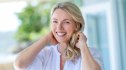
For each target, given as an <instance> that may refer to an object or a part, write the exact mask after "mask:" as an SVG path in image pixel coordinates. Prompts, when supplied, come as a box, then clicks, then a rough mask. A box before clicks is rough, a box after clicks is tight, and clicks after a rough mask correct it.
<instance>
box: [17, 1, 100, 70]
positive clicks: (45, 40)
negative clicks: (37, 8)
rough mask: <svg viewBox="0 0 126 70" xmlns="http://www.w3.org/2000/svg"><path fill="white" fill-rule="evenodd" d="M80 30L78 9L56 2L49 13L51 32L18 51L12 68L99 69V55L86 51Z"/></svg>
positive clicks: (73, 5) (80, 17)
mask: <svg viewBox="0 0 126 70" xmlns="http://www.w3.org/2000/svg"><path fill="white" fill-rule="evenodd" d="M83 29H84V19H83V16H82V14H81V11H80V9H79V8H78V7H77V6H76V5H75V4H73V3H70V2H62V3H57V4H56V5H55V6H54V8H53V9H52V12H51V32H50V33H49V34H48V35H46V36H45V37H42V38H41V39H40V40H38V41H37V42H35V43H34V44H32V45H31V46H30V47H28V48H26V49H25V50H23V51H22V52H20V54H19V55H18V57H17V58H16V60H15V63H14V66H15V69H16V70H101V63H100V62H101V61H100V59H99V58H100V57H99V53H97V52H96V50H95V49H92V48H88V46H87V43H86V41H87V39H86V36H85V35H84V34H83V33H82V31H83ZM49 43H51V44H52V45H48V44H49Z"/></svg>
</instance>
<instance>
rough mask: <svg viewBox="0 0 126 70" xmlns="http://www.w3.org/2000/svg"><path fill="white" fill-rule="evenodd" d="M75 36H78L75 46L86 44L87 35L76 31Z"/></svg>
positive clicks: (80, 46)
mask: <svg viewBox="0 0 126 70" xmlns="http://www.w3.org/2000/svg"><path fill="white" fill-rule="evenodd" d="M77 36H78V40H77V43H76V47H78V48H80V49H82V48H83V46H84V45H86V42H87V37H86V36H85V35H84V34H83V33H82V32H78V33H77Z"/></svg>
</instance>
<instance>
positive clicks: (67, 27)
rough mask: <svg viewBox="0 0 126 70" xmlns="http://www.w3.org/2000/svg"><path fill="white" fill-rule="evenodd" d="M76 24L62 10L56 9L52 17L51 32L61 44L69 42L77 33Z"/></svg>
mask: <svg viewBox="0 0 126 70" xmlns="http://www.w3.org/2000/svg"><path fill="white" fill-rule="evenodd" d="M75 28H76V26H75V22H74V21H73V20H72V17H71V16H70V15H69V14H68V13H67V12H65V11H64V10H62V9H56V10H55V11H54V12H53V14H52V17H51V30H52V33H53V35H54V37H55V38H56V40H57V41H58V42H59V43H62V42H68V41H69V39H70V38H71V36H72V34H73V32H74V31H75Z"/></svg>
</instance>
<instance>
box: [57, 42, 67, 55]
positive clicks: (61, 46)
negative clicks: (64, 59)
mask: <svg viewBox="0 0 126 70" xmlns="http://www.w3.org/2000/svg"><path fill="white" fill-rule="evenodd" d="M66 48H67V44H66V43H60V44H59V48H58V51H59V52H60V54H61V55H63V54H64V52H65V51H66Z"/></svg>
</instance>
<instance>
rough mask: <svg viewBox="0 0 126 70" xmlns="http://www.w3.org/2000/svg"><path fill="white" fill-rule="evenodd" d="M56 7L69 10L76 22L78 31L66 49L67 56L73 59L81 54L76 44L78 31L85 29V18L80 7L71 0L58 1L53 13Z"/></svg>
mask: <svg viewBox="0 0 126 70" xmlns="http://www.w3.org/2000/svg"><path fill="white" fill-rule="evenodd" d="M56 9H62V10H64V11H65V12H67V13H68V14H69V15H70V16H71V17H72V19H73V20H74V22H75V23H76V31H75V32H74V33H73V35H72V37H71V38H70V40H69V43H68V46H67V49H66V57H67V58H68V59H70V60H73V59H74V58H75V57H76V56H79V55H80V49H79V48H77V47H76V46H75V44H76V41H77V32H78V31H83V29H84V24H85V23H84V19H83V16H82V13H81V11H80V9H79V8H78V7H77V6H76V5H75V4H73V3H71V2H60V3H57V4H56V5H55V6H54V7H53V8H52V11H51V15H52V14H53V12H54V11H55V10H56Z"/></svg>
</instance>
